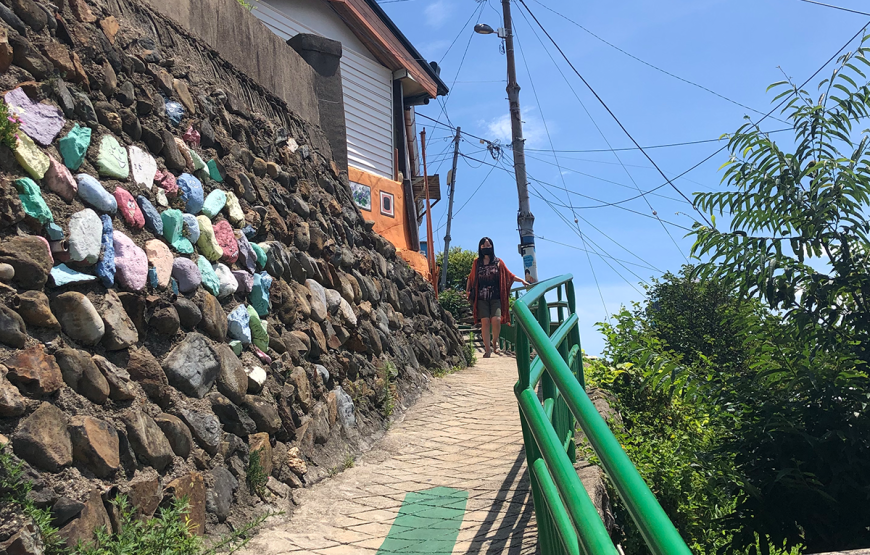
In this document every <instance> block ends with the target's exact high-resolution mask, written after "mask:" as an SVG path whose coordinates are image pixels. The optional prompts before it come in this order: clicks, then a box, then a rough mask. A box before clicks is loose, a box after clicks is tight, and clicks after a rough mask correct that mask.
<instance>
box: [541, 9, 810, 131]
mask: <svg viewBox="0 0 870 555" xmlns="http://www.w3.org/2000/svg"><path fill="white" fill-rule="evenodd" d="M804 1H808V0H804ZM535 2H536V3H537V4H538V5H540V6H542V7H543V8H544V9H545V10H549V11H551V12H553V13H554V14H556V15H558V16H559V17H561V18H562V19H564V20H565V21H568V22H569V23H571V24H573V25H576V26H577V27H579V28H580V29H582V30H583V31H585V32H587V33H589V34H590V35H592V36H593V37H595V38H596V39H598V40H599V41H601V42H603V43H604V44H606V45H607V46H609V47H611V48H613V49H615V50H618V51H619V52H622V53H623V54H625V55H626V56H628V57H629V58H631V59H633V60H635V61H638V62H640V63H642V64H643V65H645V66H648V67H651V68H653V69H654V70H656V71H659V72H661V73H664V74H665V75H667V76H669V77H673V78H674V79H677V80H679V81H682V82H683V83H687V84H689V85H692V86H693V87H697V88H699V89H701V90H703V91H706V92H708V93H710V94H712V95H714V96H718V97H719V98H721V99H722V100H725V101H726V102H730V103H731V104H734V105H736V106H740V107H741V108H745V109H746V110H749V111H751V112H755V113H756V114H764V112H761V111H759V110H756V109H755V108H752V107H751V106H747V105H745V104H741V103H740V102H737V101H736V100H734V99H731V98H728V97H727V96H725V95H723V94H720V93H717V92H716V91H714V90H712V89H710V88H708V87H705V86H704V85H699V84H698V83H695V82H694V81H690V80H689V79H686V78H684V77H680V76H679V75H675V74H673V73H671V72H670V71H667V70H665V69H662V68H660V67H658V66H656V65H654V64H651V63H649V62H647V61H645V60H641V59H640V58H638V57H637V56H635V55H634V54H631V53H629V52H626V51H625V50H623V49H622V48H620V47H618V46H616V45H615V44H613V43H611V42H608V41H606V40H605V39H603V38H601V37H599V36H598V35H596V34H595V33H593V32H592V31H590V30H589V29H587V28H586V27H584V26H583V25H580V24H579V23H577V22H576V21H574V20H573V19H571V18H569V17H568V16H566V15H564V14H561V13H559V12H557V11H556V10H554V9H553V8H551V7H549V6H547V5H546V4H544V3H542V2H540V0H535ZM526 9H527V10H528V9H529V8H528V6H526ZM529 14H530V15H531V12H529ZM532 17H534V16H532ZM535 21H537V19H536V20H535ZM538 25H540V23H538ZM541 28H542V29H543V27H541ZM545 32H546V31H545ZM773 119H775V120H778V121H781V122H782V123H787V122H786V121H784V120H781V119H779V118H773Z"/></svg>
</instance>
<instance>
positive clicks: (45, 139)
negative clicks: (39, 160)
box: [4, 88, 66, 146]
mask: <svg viewBox="0 0 870 555" xmlns="http://www.w3.org/2000/svg"><path fill="white" fill-rule="evenodd" d="M4 99H5V100H6V104H7V105H8V106H9V115H10V116H18V119H20V120H21V126H20V129H21V130H22V131H24V132H25V133H27V135H28V136H30V138H32V139H33V140H34V141H36V142H37V143H39V144H41V145H42V146H48V145H50V144H51V143H52V142H53V141H54V138H55V137H57V134H58V133H60V132H61V130H62V129H63V126H64V124H65V123H66V120H65V119H64V118H63V112H62V111H61V110H60V108H57V107H55V106H52V105H51V104H44V103H42V102H34V101H32V100H30V97H28V96H27V93H25V92H24V91H23V90H22V89H21V88H18V89H13V90H11V91H9V92H8V93H6V96H5V97H4Z"/></svg>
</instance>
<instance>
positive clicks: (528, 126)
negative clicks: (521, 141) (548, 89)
mask: <svg viewBox="0 0 870 555" xmlns="http://www.w3.org/2000/svg"><path fill="white" fill-rule="evenodd" d="M532 112H534V108H529V109H525V110H523V114H522V118H523V137H524V138H525V139H526V146H527V147H532V148H535V147H539V146H542V145H546V138H547V130H546V129H545V128H544V123H543V121H541V119H540V118H539V117H537V116H536V115H533V114H532ZM483 125H484V126H485V127H486V129H487V132H488V134H487V135H486V136H487V137H493V138H496V139H498V140H499V141H501V142H502V143H504V144H507V145H509V144H511V137H512V133H511V116H510V114H502V115H501V116H498V117H496V118H494V119H492V120H490V121H487V122H483ZM553 127H554V126H553V124H552V123H549V128H550V133H551V134H552V133H555V129H554V128H553Z"/></svg>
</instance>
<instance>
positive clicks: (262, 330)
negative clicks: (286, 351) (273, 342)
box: [248, 305, 269, 353]
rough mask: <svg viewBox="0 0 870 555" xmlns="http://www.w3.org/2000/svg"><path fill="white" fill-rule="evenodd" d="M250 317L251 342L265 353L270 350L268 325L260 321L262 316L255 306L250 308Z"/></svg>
mask: <svg viewBox="0 0 870 555" xmlns="http://www.w3.org/2000/svg"><path fill="white" fill-rule="evenodd" d="M248 316H250V317H251V322H250V326H251V340H252V341H253V343H254V345H256V346H257V347H258V348H259V349H260V350H261V351H263V352H264V353H265V352H266V351H268V350H269V334H268V332H266V323H265V322H263V321H262V320H260V315H259V314H257V311H256V310H255V309H254V307H253V306H250V305H249V306H248Z"/></svg>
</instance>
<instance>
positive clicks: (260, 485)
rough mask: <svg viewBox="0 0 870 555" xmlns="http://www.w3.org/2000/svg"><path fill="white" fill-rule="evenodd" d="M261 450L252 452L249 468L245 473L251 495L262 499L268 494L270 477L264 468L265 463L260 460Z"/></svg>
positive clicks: (249, 457)
mask: <svg viewBox="0 0 870 555" xmlns="http://www.w3.org/2000/svg"><path fill="white" fill-rule="evenodd" d="M260 457H261V453H260V450H259V449H258V450H256V451H251V453H250V454H249V455H248V468H247V470H246V471H245V480H246V481H247V482H248V488H249V489H250V490H251V493H253V494H256V495H259V496H260V497H262V496H263V495H264V494H265V493H266V482H267V481H268V480H269V476H268V475H266V471H265V469H264V468H263V463H262V461H261V460H260Z"/></svg>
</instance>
